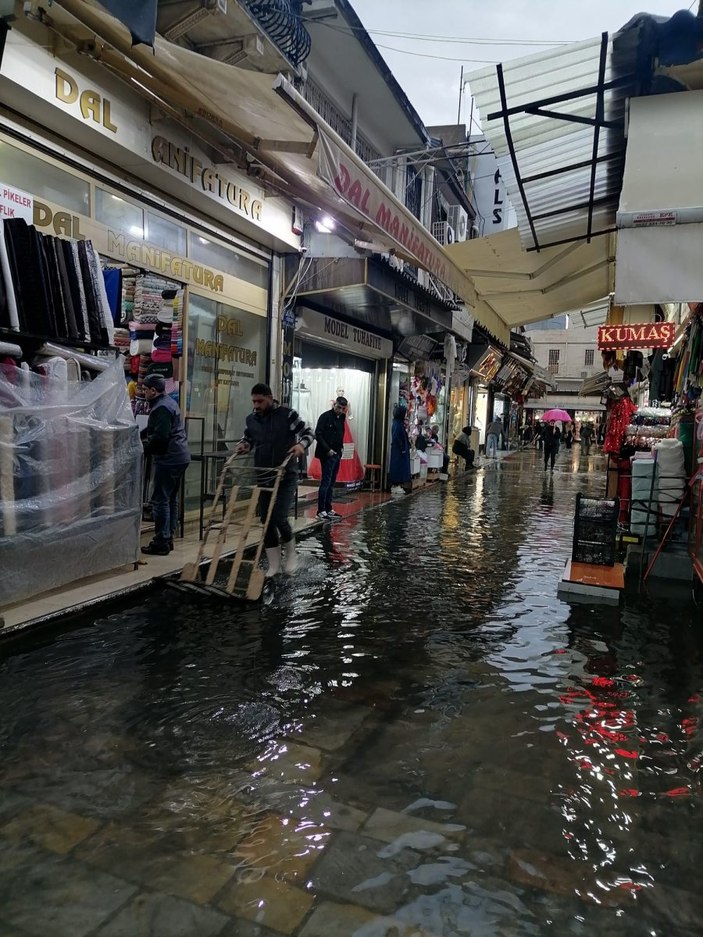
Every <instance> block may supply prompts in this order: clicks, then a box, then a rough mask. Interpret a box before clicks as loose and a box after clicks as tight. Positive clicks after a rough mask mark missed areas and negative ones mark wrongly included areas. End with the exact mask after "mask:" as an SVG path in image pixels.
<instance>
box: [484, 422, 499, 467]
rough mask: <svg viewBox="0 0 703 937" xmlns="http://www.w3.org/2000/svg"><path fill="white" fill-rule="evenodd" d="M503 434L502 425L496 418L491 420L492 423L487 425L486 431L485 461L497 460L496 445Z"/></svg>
mask: <svg viewBox="0 0 703 937" xmlns="http://www.w3.org/2000/svg"><path fill="white" fill-rule="evenodd" d="M502 432H503V424H502V423H501V421H500V420H499V419H497V418H496V417H494V418H493V420H492V422H491V423H489V424H488V429H487V430H486V458H487V459H497V458H498V443H499V442H500V437H501V434H502Z"/></svg>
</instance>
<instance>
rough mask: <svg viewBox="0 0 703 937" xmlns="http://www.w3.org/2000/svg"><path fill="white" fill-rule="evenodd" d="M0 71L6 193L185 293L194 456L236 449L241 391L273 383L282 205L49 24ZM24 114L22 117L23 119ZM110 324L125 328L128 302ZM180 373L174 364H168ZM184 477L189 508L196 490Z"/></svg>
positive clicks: (180, 383)
mask: <svg viewBox="0 0 703 937" xmlns="http://www.w3.org/2000/svg"><path fill="white" fill-rule="evenodd" d="M19 26H21V27H22V29H23V30H24V29H25V28H26V29H27V32H28V35H25V34H23V33H20V32H18V31H17V30H16V29H13V31H12V40H13V41H12V43H8V44H7V47H6V49H5V54H4V58H3V63H2V72H1V74H0V93H2V99H3V100H4V101H5V102H12V106H13V108H16V110H15V109H12V110H10V108H9V106H7V107H4V108H2V109H0V184H2V185H4V186H11V187H13V188H14V189H17V190H20V191H22V192H24V193H26V194H27V196H28V198H29V199H30V200H31V215H32V217H31V220H32V221H33V223H34V225H35V226H36V228H37V230H38V231H40V232H42V233H45V234H52V235H55V236H58V237H60V238H69V239H74V240H83V239H86V238H87V239H90V240H91V241H92V242H93V245H94V247H95V248H96V250H97V251H98V253H99V254H100V257H101V259H102V262H103V265H104V266H105V265H109V266H111V267H116V268H119V269H120V270H121V271H123V273H124V276H125V280H124V282H126V278H127V277H128V276H132V275H134V274H136V275H137V277H138V276H139V275H140V274H141V275H148V276H149V283H150V285H151V287H152V288H153V289H157V290H158V288H159V287H160V286H161V285H162V284H165V285H169V286H172V287H174V288H177V289H178V290H179V295H180V291H182V296H183V300H182V302H183V310H184V314H183V334H182V360H181V361H180V362H178V373H177V374H176V375H174V377H176V378H177V380H176V385H177V389H178V387H179V388H180V402H181V406H182V409H183V411H184V413H185V414H187V415H188V417H189V421H188V426H189V438H190V442H191V447H192V449H193V451H194V454H195V453H197V452H198V450H201V449H202V450H205V451H209V450H212V449H213V448H217V446H218V445H219V444H220V443H221V441H222V440H231V439H235V438H238V436H239V433H240V431H241V426H242V424H243V420H244V417H245V415H246V413H247V412H248V411H249V409H250V404H249V390H250V387H251V385H252V384H253V383H255V382H256V381H259V380H265V379H267V377H268V373H269V370H270V364H269V359H268V353H267V350H268V344H269V316H270V312H271V308H272V302H273V299H272V289H271V284H272V282H273V283H277V282H278V269H279V264H280V260H279V259H278V258H277V256H276V254H277V252H281V251H295V250H296V249H297V248H298V247H299V239H298V238H297V237H296V236H295V235H293V233H292V230H291V212H290V206H289V205H288V204H287V203H285V202H284V201H283V200H281V199H277V198H275V199H269V198H267V197H266V196H265V194H264V192H263V190H261V189H260V188H259V187H258V186H257V185H256V182H255V180H251V179H248V178H247V177H246V176H243V175H242V174H240V173H238V172H237V171H236V170H233V169H230V168H229V167H228V166H227V167H223V166H222V165H218V166H215V164H214V159H213V156H212V155H209V154H208V153H206V152H205V151H203V150H200V149H199V148H198V146H197V145H196V144H194V143H193V140H192V139H191V138H189V137H188V136H187V135H186V134H185V133H184V131H183V130H182V129H181V128H180V127H178V125H175V124H170V123H169V122H168V121H159V122H158V123H157V124H152V123H151V121H150V116H151V115H150V113H149V107H148V105H147V104H146V102H145V101H144V100H143V99H142V98H140V97H138V96H136V95H133V94H131V93H130V92H129V90H128V89H127V88H126V87H125V86H124V85H123V84H122V83H121V82H119V81H116V80H114V79H112V77H111V76H110V75H109V74H108V73H107V72H105V71H104V70H103V69H100V68H98V67H97V66H95V65H94V64H93V63H91V62H89V61H87V60H86V61H85V62H81V68H83V67H84V66H85V69H86V70H85V73H83V72H78V71H77V70H76V69H75V67H74V65H73V62H74V61H75V57H74V58H72V59H71V64H68V63H66V62H63V61H61V60H59V59H57V58H55V57H54V56H52V55H51V54H50V52H48V51H47V50H48V49H50V48H52V45H51V43H50V41H49V35H48V32H46V31H45V30H44V28H43V27H41V26H38V25H36V24H30V23H26V22H24V21H22V22H21V23H18V27H19ZM20 114H21V116H20ZM125 307H126V308H125V314H124V320H123V321H122V322H116V325H117V326H120V325H121V326H123V327H124V329H128V328H129V321H130V315H131V314H130V310H131V309H132V306H131V305H130V303H126V304H125ZM174 364H175V362H174ZM199 474H200V473H199V466H198V465H197V464H196V465H194V466H193V467H192V469H191V470H190V471H189V473H188V488H187V495H188V501H189V502H194V500H195V498H196V496H197V494H198V493H199V489H200V477H199Z"/></svg>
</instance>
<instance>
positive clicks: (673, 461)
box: [654, 439, 686, 517]
mask: <svg viewBox="0 0 703 937" xmlns="http://www.w3.org/2000/svg"><path fill="white" fill-rule="evenodd" d="M654 452H655V453H656V459H657V485H656V492H657V501H658V502H659V508H660V510H661V512H662V514H663V515H664V516H665V517H672V516H673V515H674V513H675V511H676V506H677V504H678V503H679V501H680V500H681V496H682V495H683V493H684V489H685V487H686V467H685V460H684V451H683V444H682V443H681V441H680V440H679V439H662V441H661V442H658V443H657V444H656V446H655V447H654Z"/></svg>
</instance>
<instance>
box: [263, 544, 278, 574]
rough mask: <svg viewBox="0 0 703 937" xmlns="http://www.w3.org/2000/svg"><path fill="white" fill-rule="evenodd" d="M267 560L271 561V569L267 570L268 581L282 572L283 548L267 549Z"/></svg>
mask: <svg viewBox="0 0 703 937" xmlns="http://www.w3.org/2000/svg"><path fill="white" fill-rule="evenodd" d="M266 559H267V560H268V561H269V568H268V569H267V570H266V579H272V578H273V577H274V576H277V575H278V573H280V571H281V548H280V547H267V548H266Z"/></svg>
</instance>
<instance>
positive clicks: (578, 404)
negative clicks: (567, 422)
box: [524, 394, 605, 413]
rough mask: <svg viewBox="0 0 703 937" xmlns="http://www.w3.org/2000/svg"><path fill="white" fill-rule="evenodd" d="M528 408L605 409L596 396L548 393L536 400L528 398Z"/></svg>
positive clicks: (597, 410)
mask: <svg viewBox="0 0 703 937" xmlns="http://www.w3.org/2000/svg"><path fill="white" fill-rule="evenodd" d="M524 406H525V408H526V409H527V410H545V411H546V410H554V409H559V410H591V411H592V412H594V413H600V412H602V411H603V410H605V407H604V406H602V404H600V403H598V400H597V399H596V398H595V397H565V396H561V397H559V396H556V395H555V394H547V396H546V397H539V398H537V399H536V400H528V401H527V402H526V403H525V404H524Z"/></svg>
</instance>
